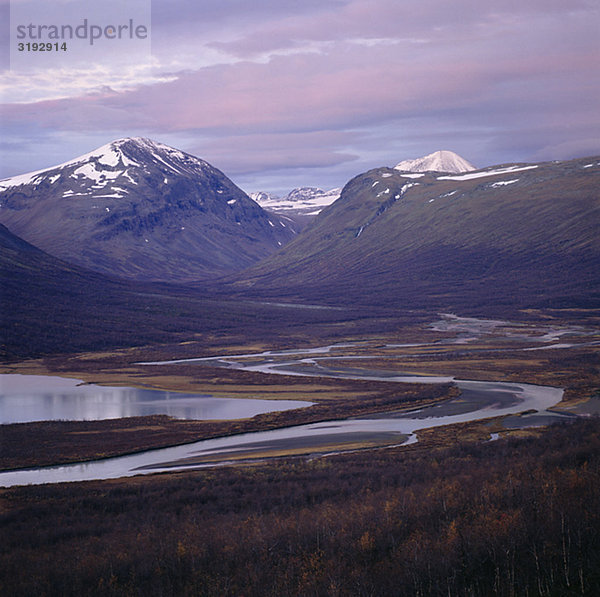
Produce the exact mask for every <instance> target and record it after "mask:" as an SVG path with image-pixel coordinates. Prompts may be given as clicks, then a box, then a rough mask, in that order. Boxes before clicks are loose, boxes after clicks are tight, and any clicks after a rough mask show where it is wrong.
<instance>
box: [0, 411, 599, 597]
mask: <svg viewBox="0 0 600 597" xmlns="http://www.w3.org/2000/svg"><path fill="white" fill-rule="evenodd" d="M0 516H1V518H0V525H1V526H0V533H1V537H0V594H2V595H11V596H18V595H27V596H35V595H78V596H80V595H102V596H105V595H140V596H141V595H144V596H154V595H156V596H158V595H161V596H172V595H219V596H221V595H244V596H254V595H256V596H268V595H273V596H285V595H353V596H354V595H382V596H383V595H385V596H392V595H411V596H412V595H428V596H429V595H444V596H453V595H457V596H458V595H465V596H467V595H469V596H487V595H506V596H509V595H528V596H536V595H556V596H559V595H560V596H563V595H598V594H600V532H599V529H600V420H589V421H579V422H576V423H573V424H571V425H566V426H560V427H555V428H552V429H550V430H548V431H546V432H545V433H543V434H542V435H541V436H540V437H538V438H530V439H511V440H499V441H496V442H490V443H486V444H468V445H461V446H457V447H454V448H448V449H444V450H434V451H424V450H422V449H420V448H419V447H418V445H417V446H415V447H413V448H412V449H408V450H407V449H404V450H402V449H395V450H382V451H376V452H359V453H355V454H350V455H344V456H338V457H332V458H329V459H319V460H314V461H312V462H309V463H303V462H300V461H286V462H280V463H278V464H272V465H265V466H261V467H254V468H245V469H244V468H237V469H236V468H231V469H219V470H213V471H208V472H198V473H189V474H185V475H162V476H159V477H154V478H136V479H129V480H123V481H116V482H115V481H113V482H104V483H88V484H76V485H75V484H65V485H54V486H42V487H31V488H15V489H11V490H6V491H4V492H3V493H1V494H0Z"/></svg>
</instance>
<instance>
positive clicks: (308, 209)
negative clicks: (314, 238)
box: [250, 187, 342, 227]
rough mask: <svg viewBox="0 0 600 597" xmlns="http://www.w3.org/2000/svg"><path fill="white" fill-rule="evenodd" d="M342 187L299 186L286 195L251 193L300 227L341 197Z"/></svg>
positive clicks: (258, 201) (260, 202)
mask: <svg viewBox="0 0 600 597" xmlns="http://www.w3.org/2000/svg"><path fill="white" fill-rule="evenodd" d="M341 192H342V189H339V188H338V189H331V190H329V191H324V190H323V189H320V188H318V187H299V188H296V189H293V190H292V191H290V192H289V193H288V194H287V195H285V197H278V196H277V195H273V194H272V193H265V192H262V191H259V192H257V193H250V197H252V199H254V201H256V202H257V203H258V204H259V205H260V206H261V207H263V208H264V209H266V210H267V211H269V212H272V213H276V214H279V215H280V216H286V217H288V218H290V219H292V220H293V221H295V222H296V223H297V224H298V226H299V227H303V226H304V225H306V223H307V222H309V221H310V220H312V218H313V217H314V216H316V215H318V214H319V213H321V210H322V209H323V208H324V207H327V206H328V205H331V204H332V203H333V202H334V201H337V199H339V196H340V193H341Z"/></svg>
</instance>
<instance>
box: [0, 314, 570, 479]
mask: <svg viewBox="0 0 600 597" xmlns="http://www.w3.org/2000/svg"><path fill="white" fill-rule="evenodd" d="M457 319H458V321H457ZM503 323H504V322H496V321H493V322H492V321H490V322H487V323H486V321H485V320H468V319H464V318H463V319H460V318H455V319H452V318H451V316H449V319H448V320H447V321H446V322H445V324H444V326H442V327H445V328H452V326H454V327H455V328H460V329H459V330H456V329H455V330H454V331H460V333H458V334H457V335H456V337H455V338H454V339H452V340H450V341H445V345H448V344H456V345H464V344H467V343H469V342H472V341H474V340H476V339H478V338H480V337H481V335H482V334H484V335H485V334H488V333H490V330H491V331H492V332H494V333H497V328H498V327H501V326H502V324H503ZM440 325H441V324H440ZM434 329H435V328H434ZM444 331H447V329H444ZM519 333H521V332H520V331H519ZM528 333H529V331H528ZM507 337H510V334H508V332H507ZM515 337H517V336H515ZM558 337H560V334H546V335H545V336H540V335H536V336H533V337H532V336H531V335H526V338H527V339H528V340H529V341H531V342H533V343H534V344H539V343H542V344H545V345H546V344H547V343H549V342H552V341H555V340H557V339H558ZM518 338H520V339H522V337H521V336H518ZM436 344H438V342H435V343H427V344H425V343H424V344H406V345H385V346H384V347H383V348H384V349H386V348H393V347H399V346H406V347H423V346H434V345H436ZM354 346H355V345H352V344H338V345H329V346H323V347H315V348H309V349H295V350H284V351H263V352H260V353H247V354H239V355H227V356H224V355H220V356H213V357H201V358H193V359H181V360H177V361H161V362H153V363H144V364H146V365H163V366H166V367H168V366H169V365H170V364H172V363H181V362H187V363H197V364H198V366H202V365H203V364H208V365H211V366H221V367H233V368H236V369H241V370H247V371H260V372H262V373H268V374H274V375H278V374H279V375H300V376H310V377H315V376H320V377H322V376H327V377H334V378H346V379H347V378H351V379H362V380H373V381H388V382H397V383H406V382H411V383H446V382H449V381H452V382H453V383H455V384H456V385H457V387H458V388H459V389H460V395H459V396H458V397H456V398H454V399H451V400H448V401H445V402H444V403H441V404H438V405H434V406H430V407H426V408H422V409H419V410H414V411H412V412H408V413H407V412H403V413H400V412H390V413H379V414H377V415H371V416H368V417H357V418H351V419H345V420H336V421H325V422H320V423H313V424H309V425H299V426H295V427H287V428H282V429H276V430H272V431H262V432H254V433H246V434H239V435H235V436H229V437H223V438H217V439H211V440H204V441H199V442H195V443H191V444H185V445H181V446H175V447H171V448H164V449H156V450H149V451H145V452H141V453H138V454H132V455H128V456H121V457H115V458H107V459H105V460H98V461H93V462H87V463H79V464H72V465H64V466H54V467H44V468H39V469H28V470H17V471H7V472H3V473H0V486H2V487H10V486H14V485H28V484H44V483H59V482H69V481H85V480H99V479H114V478H119V477H128V476H134V475H142V474H151V473H157V472H164V471H175V470H189V469H191V468H203V467H209V466H216V465H223V464H227V463H229V462H235V461H236V460H252V459H253V457H254V458H255V459H259V460H260V459H262V458H265V454H267V455H268V454H269V453H271V454H275V453H276V452H277V451H278V450H289V449H301V450H302V451H303V453H310V452H311V451H314V452H315V453H317V454H323V453H328V451H329V450H330V446H332V445H335V446H336V451H339V449H340V446H342V447H343V446H344V445H347V446H348V447H349V449H350V447H351V446H356V445H357V444H360V443H361V442H365V441H371V442H373V443H375V444H377V445H381V446H392V445H406V444H408V443H411V442H415V441H416V435H415V433H416V432H417V431H418V430H420V429H425V428H432V427H438V426H442V425H449V424H453V423H461V422H468V421H476V420H481V419H487V418H491V417H499V416H508V417H510V416H513V423H514V426H515V427H524V426H536V425H542V424H547V423H548V422H550V421H551V420H553V419H557V418H566V417H568V416H569V415H561V414H558V413H555V412H551V411H549V409H551V408H552V407H553V406H555V405H556V404H558V403H559V402H560V401H561V399H562V395H563V390H562V389H560V388H556V387H550V386H540V385H533V384H527V383H509V382H496V381H474V380H463V379H455V378H454V377H452V376H431V375H428V376H422V375H410V374H406V373H404V372H398V371H380V370H369V369H365V368H352V367H351V366H348V367H344V368H340V367H339V362H338V364H337V365H336V367H335V368H334V367H330V366H329V363H328V362H329V361H332V360H337V361H339V360H340V359H343V360H344V361H348V362H349V363H351V361H352V359H361V361H363V362H364V361H365V360H366V359H368V358H377V356H378V352H377V350H376V349H371V348H369V349H367V350H368V351H369V354H365V351H364V350H363V354H360V355H350V354H346V355H342V354H340V351H343V350H344V349H350V350H352V348H353V347H354ZM526 349H527V347H521V348H519V349H518V350H526ZM332 352H333V353H334V354H332ZM515 415H519V416H518V417H517V416H515ZM494 439H495V438H494Z"/></svg>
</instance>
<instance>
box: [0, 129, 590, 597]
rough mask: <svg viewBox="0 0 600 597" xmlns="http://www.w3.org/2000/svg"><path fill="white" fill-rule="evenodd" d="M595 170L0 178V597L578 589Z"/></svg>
mask: <svg viewBox="0 0 600 597" xmlns="http://www.w3.org/2000/svg"><path fill="white" fill-rule="evenodd" d="M598 164H600V162H599V161H598V158H581V159H577V160H571V161H567V162H544V163H537V164H521V163H517V164H500V165H498V166H492V167H488V168H482V169H479V170H477V169H475V167H474V166H472V165H471V164H468V163H466V162H464V161H462V159H459V156H456V155H455V154H453V155H450V152H437V153H436V154H432V155H431V156H426V157H425V158H422V159H417V160H407V161H404V162H401V163H400V164H398V166H396V167H395V168H387V167H386V168H375V169H373V170H370V171H368V172H365V173H363V174H360V175H358V176H356V177H355V178H353V179H352V180H350V181H349V182H348V183H347V184H346V185H345V186H344V188H343V189H342V190H341V192H340V195H339V198H337V200H335V201H334V200H333V198H332V196H331V194H329V193H324V194H323V193H322V192H321V191H320V190H319V189H316V190H315V189H310V188H301V189H298V193H297V194H296V195H294V197H295V198H294V197H292V198H291V199H290V200H289V201H288V202H287V203H288V204H287V205H283V204H281V203H280V204H279V206H277V205H276V202H275V203H272V204H271V205H270V206H269V207H270V208H272V210H273V211H267V210H265V209H263V208H261V207H260V205H258V204H257V203H255V202H253V201H252V199H250V198H249V197H247V196H246V195H245V194H244V193H243V191H241V190H240V189H238V188H237V187H235V185H234V184H233V183H232V182H231V181H229V180H228V179H226V177H224V175H223V174H222V173H220V172H218V171H216V169H213V168H212V166H210V165H209V164H207V163H206V162H203V161H202V160H199V158H195V157H193V156H190V155H189V154H184V153H182V152H179V151H178V150H175V149H173V148H169V147H168V146H164V145H162V144H157V143H155V142H152V141H148V140H145V139H138V138H135V139H122V140H118V141H116V142H113V143H112V144H108V145H107V146H104V147H103V148H100V149H99V150H96V151H94V152H91V153H90V154H86V155H84V156H81V157H80V158H77V159H75V160H73V161H71V162H67V163H66V164H62V165H59V166H56V167H55V168H51V169H49V170H46V171H41V172H34V173H31V174H29V175H23V176H21V177H13V179H8V182H7V181H0V187H2V188H0V203H1V205H0V221H1V222H4V223H5V225H1V224H0V276H1V277H2V281H3V285H2V289H1V292H0V303H1V304H0V308H1V313H2V320H3V321H2V323H3V326H2V330H1V335H0V357H1V364H0V384H1V383H2V382H3V381H4V380H7V379H9V380H11V382H10V383H11V384H12V383H13V380H15V381H18V380H24V381H26V382H27V383H28V384H29V388H32V387H33V386H36V387H39V388H41V392H40V393H37V394H36V396H31V397H26V396H24V394H23V393H22V392H21V390H20V389H19V388H17V389H16V390H14V393H13V394H10V393H8V394H7V395H6V396H5V397H6V398H7V401H8V402H7V403H11V401H12V406H8V407H7V413H11V414H10V415H6V417H5V418H6V421H13V422H7V423H6V424H3V425H0V486H1V488H0V522H1V523H2V524H1V528H2V534H3V536H2V538H3V541H2V542H0V546H1V547H0V592H2V593H3V594H4V593H6V594H11V595H13V594H14V595H27V596H29V595H32V594H35V595H37V594H40V595H53V594H61V595H82V594H89V595H106V594H114V595H130V594H136V591H137V592H138V593H139V591H144V594H148V595H163V594H166V595H186V594H189V595H199V594H202V595H216V594H218V595H239V594H248V595H261V597H262V596H263V595H277V596H278V597H279V595H282V594H290V595H305V594H306V595H308V594H319V595H320V594H323V595H329V594H331V595H346V594H348V595H350V594H365V595H367V594H377V595H380V594H381V595H384V594H386V595H387V594H398V595H408V594H415V595H416V594H419V595H427V594H439V595H442V594H444V595H445V594H451V595H455V594H456V595H461V594H476V595H487V594H502V595H513V594H532V595H540V596H541V595H551V594H553V593H552V591H554V590H556V591H559V593H556V594H568V591H570V592H571V593H573V594H582V595H588V594H589V595H593V594H595V592H597V591H596V589H597V588H598V587H600V576H599V570H598V567H597V561H598V558H597V555H598V553H600V546H599V545H598V539H597V532H596V529H597V524H598V516H597V513H598V511H599V510H598V508H597V487H598V478H599V477H598V471H599V467H600V461H599V460H598V454H599V453H600V452H599V451H598V449H597V445H598V441H599V439H598V438H599V437H600V427H599V426H598V418H597V415H598V413H599V411H600V394H599V388H600V368H599V367H598V362H599V359H598V355H599V352H600V311H599V310H598V269H597V267H596V264H597V262H598V258H599V256H600V246H599V245H598V237H597V234H596V230H597V222H598V202H597V180H598V176H597V175H598V172H599V171H600V170H599V167H598ZM439 168H442V169H447V170H445V171H442V170H439ZM144 185H145V186H144ZM136 187H139V188H136ZM142 187H144V188H143V189H142ZM332 193H333V191H332ZM336 193H337V191H336ZM336 193H333V194H334V195H335V194H336ZM117 195H118V196H117ZM290 195H293V193H291V194H290ZM262 199H264V198H262ZM292 199H293V200H292ZM330 199H331V203H329V201H330ZM44 201H47V202H48V203H46V204H45V207H43V206H42V207H41V205H42V203H43V202H44ZM102 201H105V202H107V203H106V204H105V203H101V202H102ZM111 202H115V203H111ZM320 202H322V203H323V204H322V205H318V204H319V203H320ZM326 202H327V203H328V204H327V205H325V203H326ZM109 203H110V204H109ZM53 206H56V208H57V211H56V213H55V216H56V218H55V219H53V217H54V216H53V217H50V218H49V219H48V222H49V226H48V228H47V229H45V228H44V227H43V226H42V225H40V222H41V221H42V220H43V221H45V219H46V216H45V213H46V211H45V210H49V211H50V212H53V210H54V207H53ZM98 206H101V207H103V212H104V213H101V212H102V210H99V209H98ZM317 206H318V209H314V208H315V207H317ZM284 208H286V209H288V213H287V214H285V213H283V211H284ZM278 209H281V211H280V213H279V214H278V213H276V212H277V210H278ZM313 209H314V211H315V212H316V211H319V213H318V214H316V215H315V214H312V213H311V212H310V211H308V210H313ZM292 211H294V212H296V213H292ZM303 212H304V213H303ZM61 214H62V215H61ZM42 216H43V217H42ZM73 216H75V217H76V218H75V219H76V221H75V220H72V219H70V218H72V217H73ZM100 216H101V217H100ZM40 218H41V219H40ZM188 220H189V222H188ZM188 223H189V224H190V226H189V231H188ZM80 224H81V225H80ZM183 228H185V231H184V230H183ZM17 232H18V234H17ZM184 232H186V233H187V232H189V233H190V234H192V236H193V242H191V243H187V242H183V243H181V242H179V241H180V240H182V238H183V237H181V234H182V233H184ZM150 233H152V235H154V236H151V235H150ZM146 234H148V236H146ZM180 237H181V238H180ZM140 239H142V240H143V244H141V242H142V241H141V240H140ZM146 239H147V240H148V242H147V243H146V242H145V241H146ZM152 239H154V240H155V241H157V242H156V243H153V242H150V241H151V240H152ZM178 239H179V240H178ZM184 240H185V239H184ZM159 241H160V242H159ZM230 241H235V242H230ZM146 245H147V246H146ZM84 249H85V250H84ZM88 249H89V251H88ZM215 252H216V253H215ZM211 255H212V256H211ZM98 256H101V258H98ZM215 256H216V257H215ZM238 256H242V257H241V258H240V259H239V260H238ZM190 257H192V258H191V259H190ZM213 257H215V258H213ZM53 388H54V389H53ZM0 389H1V388H0ZM0 394H1V392H0ZM15 400H16V401H17V404H15V403H14V401H15ZM207 403H211V404H212V405H213V406H216V407H217V409H216V410H212V411H210V412H209V411H206V410H203V409H204V408H205V405H206V404H207ZM28 404H30V406H31V408H30V410H33V411H35V413H34V415H33V416H31V415H26V416H24V415H23V414H21V413H23V412H25V411H26V410H27V406H28ZM227 405H231V406H232V407H233V409H234V410H233V411H232V412H231V411H230V412H226V411H225V410H223V409H224V408H225V407H226V406H227ZM240 405H243V408H240ZM284 406H285V408H284ZM13 407H14V408H13ZM258 407H259V408H258ZM288 407H290V408H288ZM257 408H258V410H257ZM1 409H2V396H0V411H1ZM11 417H12V418H11ZM19 417H21V418H19ZM22 417H24V418H22ZM41 419H44V420H41ZM16 421H21V422H16ZM540 521H542V522H540ZM490 529H491V532H490ZM74 554H77V557H74ZM340 554H343V557H341V556H340ZM50 562H51V563H50ZM565 562H566V564H565ZM24 563H25V564H24ZM24 565H25V566H26V567H27V569H28V570H29V571H31V574H28V575H23V574H22V573H21V572H20V571H21V570H22V569H23V566H24ZM432 565H433V567H434V568H432ZM271 571H274V572H273V574H271ZM452 575H453V576H452ZM398 587H401V588H400V589H399V588H398ZM515 587H518V590H516V589H515ZM563 589H564V591H563ZM519 591H521V592H519Z"/></svg>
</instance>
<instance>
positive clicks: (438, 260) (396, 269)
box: [231, 154, 600, 311]
mask: <svg viewBox="0 0 600 597" xmlns="http://www.w3.org/2000/svg"><path fill="white" fill-rule="evenodd" d="M429 157H431V156H429ZM438 157H440V158H441V162H440V161H438V159H437V158H436V157H435V154H434V157H433V158H431V160H429V159H424V160H423V162H421V163H420V164H414V163H411V164H408V163H407V162H404V163H402V162H401V164H399V166H401V168H400V169H397V168H398V167H396V168H376V169H374V170H370V171H369V172H366V173H364V174H361V175H359V176H357V177H356V178H354V179H352V180H351V181H350V182H349V183H348V184H347V185H346V186H345V187H344V189H343V190H342V193H341V196H340V198H339V199H338V200H337V201H336V202H335V203H333V204H332V205H330V206H329V207H326V208H325V209H323V211H322V212H321V213H320V214H319V215H318V216H317V217H316V219H315V220H314V221H313V222H312V223H311V225H310V226H309V227H307V228H306V230H305V231H304V232H303V233H302V234H300V235H299V236H298V237H296V238H295V239H294V240H293V241H292V242H290V243H289V244H288V245H286V247H284V248H283V249H282V250H281V251H279V252H277V253H276V254H274V255H272V256H271V257H269V258H267V259H265V260H264V261H262V262H260V263H259V264H257V265H255V266H253V267H251V268H249V269H247V270H245V271H244V272H241V273H240V274H239V275H236V276H235V277H234V278H232V279H231V284H232V286H231V288H236V289H238V291H239V292H241V293H243V294H247V295H248V294H249V295H254V296H267V295H270V296H278V297H280V298H285V299H286V300H310V301H312V302H314V301H322V302H327V303H330V304H332V303H338V302H344V303H349V302H350V303H360V304H365V305H368V304H372V305H390V306H391V305H395V306H397V307H402V306H404V307H414V306H423V307H425V306H427V307H429V308H452V307H455V308H463V309H471V310H472V309H473V308H479V309H483V310H484V311H485V308H486V307H488V308H489V307H490V306H494V305H495V306H498V305H511V306H513V307H514V306H527V305H529V306H531V305H539V306H541V305H549V304H553V305H561V304H566V303H569V304H571V305H573V304H578V305H580V306H586V305H590V304H596V305H597V304H598V303H597V301H598V299H599V298H600V294H599V285H598V282H599V281H600V268H598V264H599V263H600V235H598V230H599V223H600V218H599V211H600V200H599V194H600V190H599V189H600V184H599V182H600V158H584V159H579V160H572V161H566V162H548V163H540V164H506V165H501V166H495V167H490V168H484V169H481V170H472V169H471V167H470V166H466V165H464V164H462V163H457V161H456V160H454V159H453V160H452V163H447V162H446V161H445V158H446V157H447V156H445V155H443V154H442V155H441V156H438ZM432 160H433V161H432ZM451 167H452V168H454V167H457V168H458V169H459V170H460V171H459V172H458V173H447V172H443V173H442V172H439V171H437V170H438V168H441V169H442V170H447V169H449V168H451ZM408 168H410V169H411V170H412V171H408V170H407V169H408ZM415 169H425V170H426V171H425V172H414V170H415ZM432 170H433V171H432Z"/></svg>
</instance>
